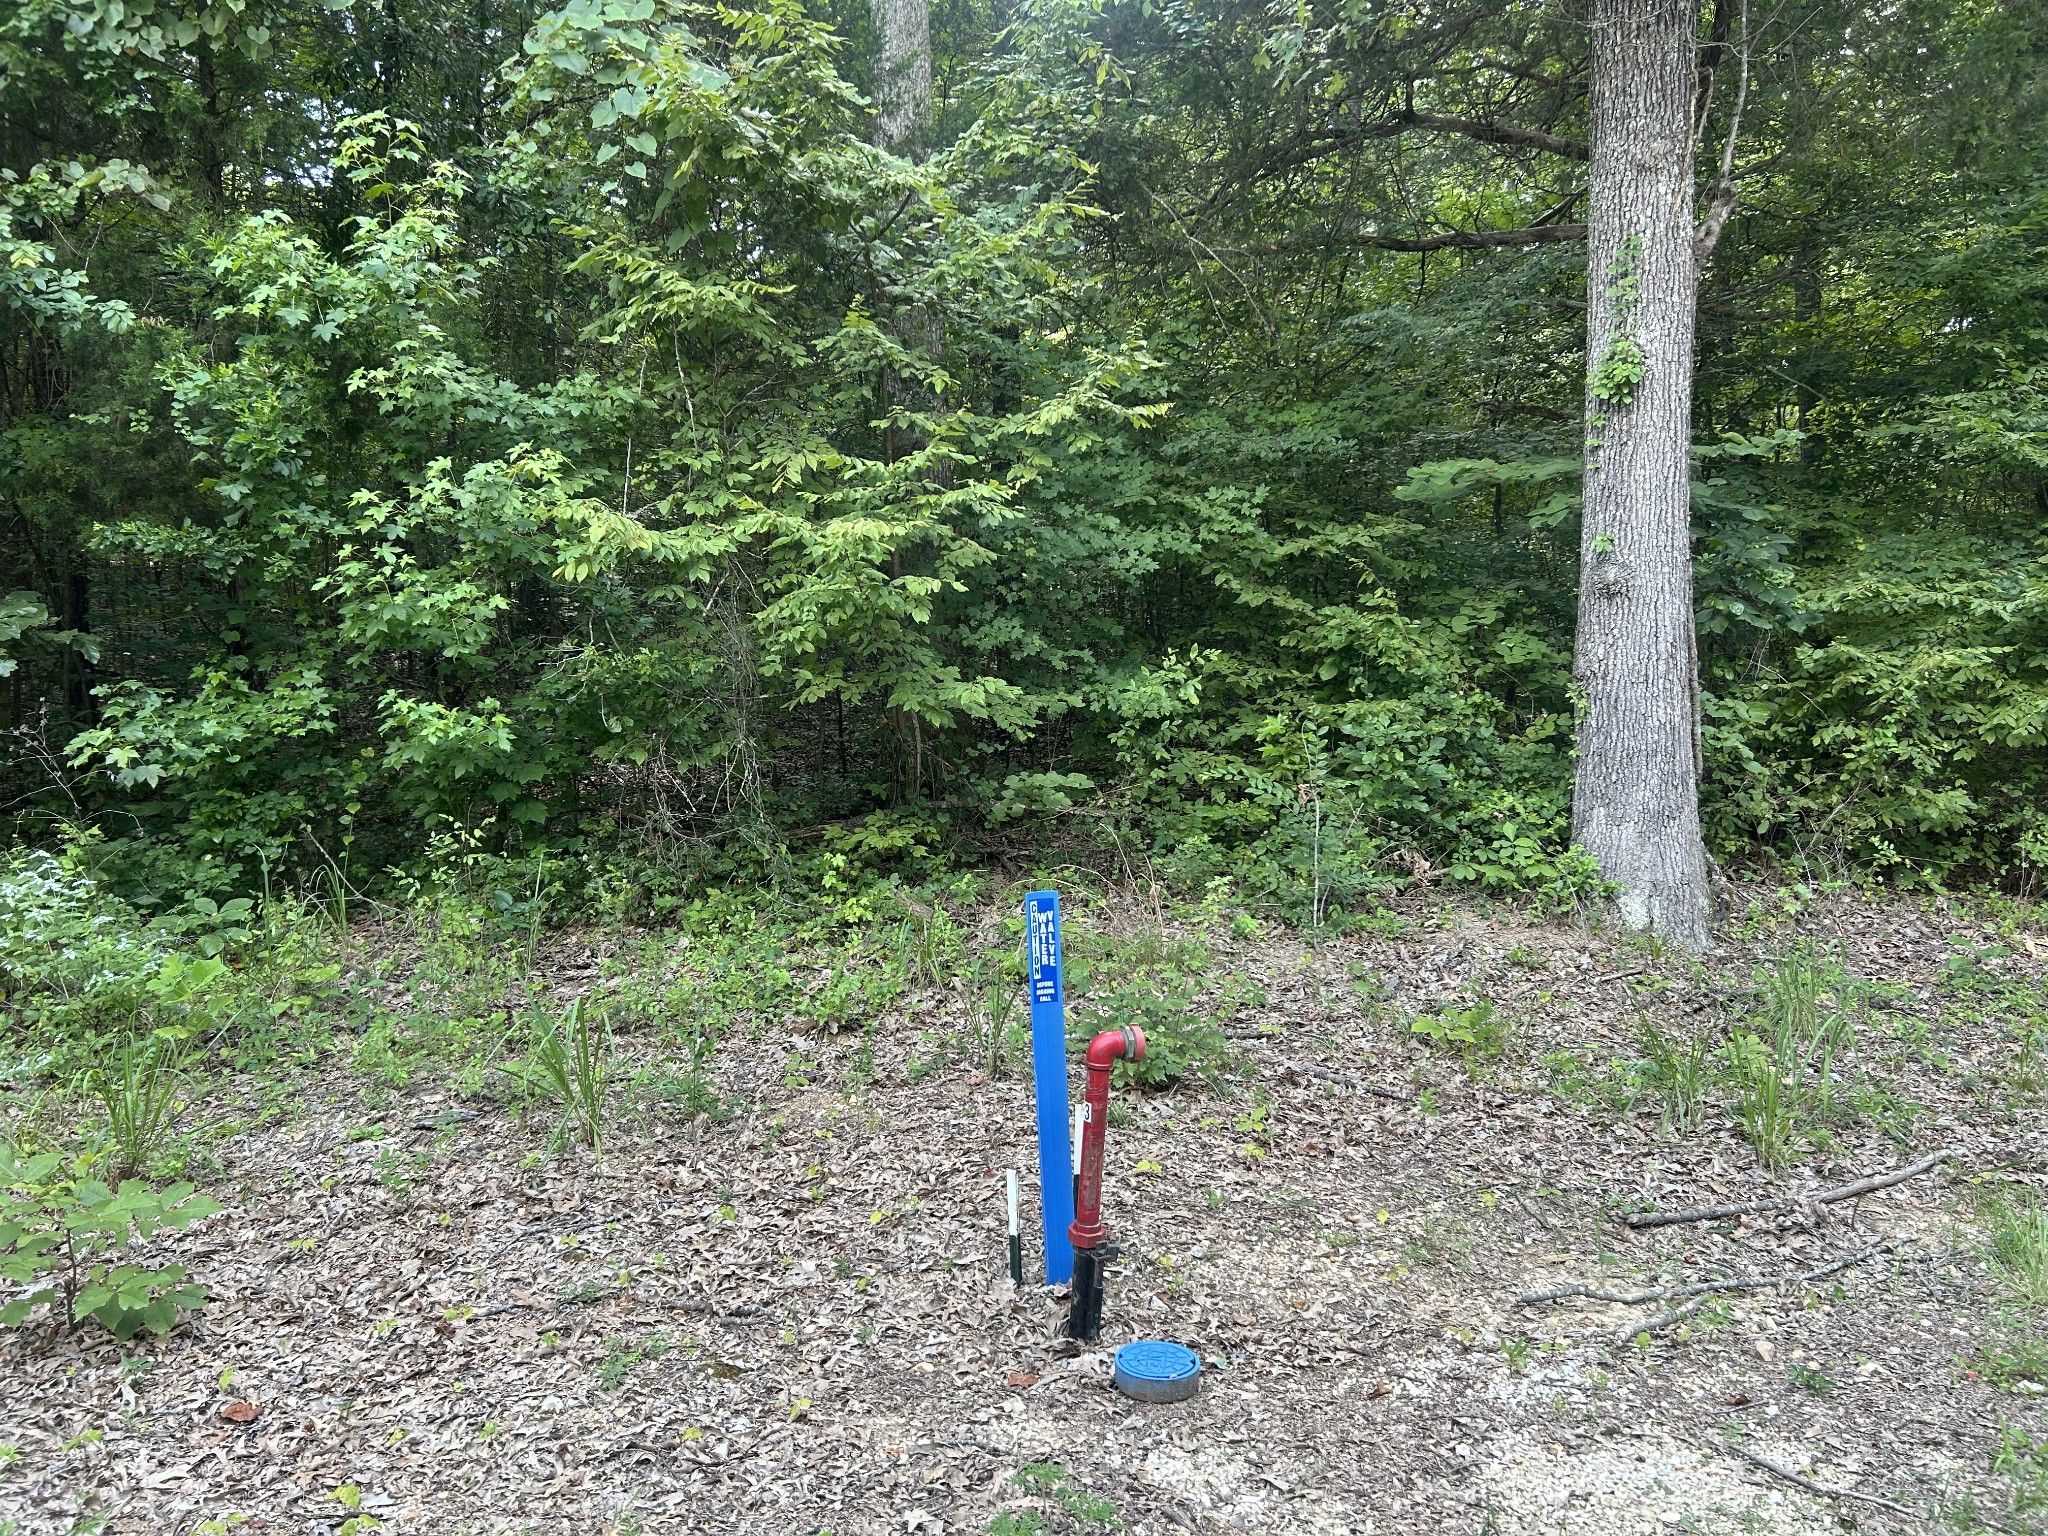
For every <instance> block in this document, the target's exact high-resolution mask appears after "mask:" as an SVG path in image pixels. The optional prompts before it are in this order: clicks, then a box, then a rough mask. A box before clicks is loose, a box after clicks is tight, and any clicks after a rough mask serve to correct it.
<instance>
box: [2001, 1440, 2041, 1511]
mask: <svg viewBox="0 0 2048 1536" xmlns="http://www.w3.org/2000/svg"><path fill="white" fill-rule="evenodd" d="M1991 1470H1992V1471H1993V1472H1996V1473H1998V1474H2000V1475H2001V1476H2003V1477H2004V1478H2005V1479H2006V1480H2007V1483H2008V1485H2009V1486H2010V1488H2011V1490H2012V1507H2013V1511H2014V1513H2016V1514H2020V1515H2026V1514H2029V1513H2031V1512H2033V1511H2035V1510H2043V1509H2048V1439H2043V1440H2036V1439H2034V1438H2033V1437H2032V1436H2030V1435H2028V1434H2027V1433H2026V1432H2025V1431H2023V1430H2021V1429H2019V1428H2018V1427H2017V1426H2015V1425H2011V1424H2004V1425H2000V1426H1999V1430H1998V1449H1997V1450H1996V1451H1994V1452H1993V1453H1992V1456H1991Z"/></svg>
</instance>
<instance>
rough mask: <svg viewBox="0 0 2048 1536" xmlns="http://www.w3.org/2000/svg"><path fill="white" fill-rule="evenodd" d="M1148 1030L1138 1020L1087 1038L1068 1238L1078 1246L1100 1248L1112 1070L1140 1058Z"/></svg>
mask: <svg viewBox="0 0 2048 1536" xmlns="http://www.w3.org/2000/svg"><path fill="white" fill-rule="evenodd" d="M1144 1055H1145V1032H1144V1031H1143V1030H1142V1029H1140V1028H1138V1027H1137V1025H1135V1024H1126V1025H1125V1026H1124V1027H1123V1028H1122V1029H1105V1030H1104V1031H1103V1032H1102V1033H1101V1034H1099V1035H1097V1036H1096V1037H1095V1038H1094V1039H1093V1040H1090V1041H1089V1042H1088V1089H1087V1092H1086V1094H1085V1095H1084V1096H1083V1098H1082V1101H1081V1175H1080V1185H1081V1187H1080V1192H1079V1193H1078V1194H1077V1195H1076V1196H1075V1199H1074V1224H1073V1225H1072V1226H1070V1227H1068V1228H1067V1237H1068V1240H1069V1241H1071V1242H1072V1243H1073V1245H1074V1246H1075V1247H1076V1248H1099V1247H1100V1246H1101V1245H1102V1239H1103V1237H1104V1236H1105V1235H1106V1234H1105V1231H1104V1228H1103V1225H1102V1133H1103V1131H1104V1129H1105V1128H1106V1126H1107V1124H1108V1120H1109V1072H1110V1068H1112V1067H1114V1066H1115V1065H1116V1064H1117V1063H1118V1062H1120V1061H1140V1060H1142V1059H1143V1058H1144Z"/></svg>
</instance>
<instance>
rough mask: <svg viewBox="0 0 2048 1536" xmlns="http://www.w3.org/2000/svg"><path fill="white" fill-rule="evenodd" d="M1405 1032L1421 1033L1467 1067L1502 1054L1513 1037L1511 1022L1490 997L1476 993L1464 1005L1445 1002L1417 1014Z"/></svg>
mask: <svg viewBox="0 0 2048 1536" xmlns="http://www.w3.org/2000/svg"><path fill="white" fill-rule="evenodd" d="M1408 1032H1409V1033H1410V1034H1412V1035H1417V1036H1420V1037H1421V1038H1422V1039H1423V1040H1425V1041H1427V1042H1428V1043H1429V1044H1430V1045H1432V1046H1434V1047H1436V1048H1437V1049H1439V1050H1447V1051H1450V1052H1452V1053H1453V1054H1455V1055H1456V1056H1457V1057H1458V1058H1459V1059H1460V1060H1461V1061H1463V1062H1464V1063H1465V1066H1466V1068H1467V1070H1470V1069H1471V1067H1472V1066H1473V1065H1474V1064H1475V1063H1477V1062H1481V1061H1492V1060H1494V1059H1495V1058H1496V1057H1498V1056H1500V1055H1501V1054H1502V1053H1504V1052H1505V1051H1506V1050H1507V1048H1508V1043H1509V1042H1510V1041H1511V1040H1512V1039H1513V1038H1514V1032H1515V1031H1514V1024H1513V1022H1512V1021H1511V1020H1510V1019H1509V1018H1508V1017H1507V1015H1505V1014H1503V1013H1502V1012H1501V1011H1500V1010H1499V1009H1497V1008H1496V1007H1494V1004H1493V999H1492V998H1490V997H1486V996H1479V997H1475V998H1473V999H1472V1001H1471V1002H1470V1003H1468V1004H1466V1005H1465V1006H1464V1007H1462V1008H1459V1007H1454V1006H1451V1005H1449V1004H1446V1005H1445V1006H1444V1007H1443V1008H1441V1009H1439V1010H1438V1011H1437V1012H1435V1013H1425V1014H1420V1015H1418V1016H1417V1017H1415V1018H1413V1019H1411V1020H1410V1021H1409V1023H1408Z"/></svg>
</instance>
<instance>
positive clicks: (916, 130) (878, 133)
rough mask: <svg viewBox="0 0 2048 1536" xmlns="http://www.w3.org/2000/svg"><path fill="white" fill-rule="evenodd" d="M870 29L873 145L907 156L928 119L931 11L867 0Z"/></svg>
mask: <svg viewBox="0 0 2048 1536" xmlns="http://www.w3.org/2000/svg"><path fill="white" fill-rule="evenodd" d="M868 4H869V10H868V15H869V17H870V19H871V20H872V21H873V23H874V28H875V142H876V143H877V144H879V145H880V146H881V147H882V148H883V149H886V150H890V151H893V152H894V153H896V154H899V155H907V154H911V153H913V152H915V151H916V150H918V149H921V148H923V140H924V136H925V131H926V130H927V129H928V128H929V127H930V126H931V119H932V34H931V10H930V6H929V5H928V3H927V0H868Z"/></svg>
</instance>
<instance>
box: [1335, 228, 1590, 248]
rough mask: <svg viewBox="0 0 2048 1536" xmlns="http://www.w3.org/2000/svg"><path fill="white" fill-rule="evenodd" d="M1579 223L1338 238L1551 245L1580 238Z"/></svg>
mask: <svg viewBox="0 0 2048 1536" xmlns="http://www.w3.org/2000/svg"><path fill="white" fill-rule="evenodd" d="M1585 238H1586V226H1585V225H1583V224H1531V225H1528V226H1526V227H1525V228H1522V229H1453V230H1448V231H1446V232H1445V233H1443V234H1441V235H1414V236H1409V235H1352V236H1351V237H1349V239H1348V240H1345V241H1343V242H1340V243H1342V244H1348V245H1370V246H1373V247H1375V248H1377V249H1379V250H1382V251H1452V250H1465V251H1490V250H1495V249H1497V248H1499V247H1501V246H1508V245H1551V244H1555V243H1556V242H1558V241H1560V240H1583V239H1585Z"/></svg>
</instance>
